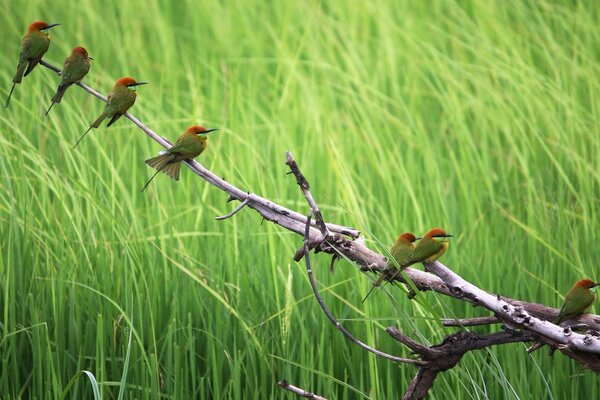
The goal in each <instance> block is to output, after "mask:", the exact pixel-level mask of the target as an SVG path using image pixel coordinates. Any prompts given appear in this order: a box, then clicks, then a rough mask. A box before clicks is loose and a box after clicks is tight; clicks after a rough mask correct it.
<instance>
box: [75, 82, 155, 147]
mask: <svg viewBox="0 0 600 400" xmlns="http://www.w3.org/2000/svg"><path fill="white" fill-rule="evenodd" d="M147 83H148V82H136V81H135V79H133V78H129V77H126V78H121V79H117V83H115V87H114V88H113V90H112V92H110V94H109V95H108V98H107V99H106V107H104V111H102V114H100V116H99V117H98V118H97V119H96V120H95V121H94V122H92V123H91V124H90V127H89V128H88V130H87V131H85V133H84V134H83V135H82V136H81V137H80V138H79V140H78V141H77V143H75V146H73V148H75V147H77V145H78V144H79V142H81V139H83V138H84V137H85V135H87V133H88V132H89V131H90V130H91V129H92V128H98V127H99V126H100V124H101V123H102V121H104V120H105V119H106V118H110V119H111V120H110V121H109V122H108V124H107V125H106V126H107V127H109V126H111V125H112V124H113V123H114V122H115V121H116V120H118V119H119V118H121V116H122V115H123V114H125V113H126V112H127V110H129V108H130V107H131V106H132V105H133V103H135V98H136V96H137V93H136V92H135V91H134V90H132V89H130V88H132V87H135V86H140V85H145V84H147Z"/></svg>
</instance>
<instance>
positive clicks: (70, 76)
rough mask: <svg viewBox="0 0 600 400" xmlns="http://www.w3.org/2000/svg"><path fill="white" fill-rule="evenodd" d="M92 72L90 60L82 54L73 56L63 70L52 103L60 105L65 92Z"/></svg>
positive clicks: (66, 62)
mask: <svg viewBox="0 0 600 400" xmlns="http://www.w3.org/2000/svg"><path fill="white" fill-rule="evenodd" d="M89 70H90V59H89V58H88V57H87V56H84V55H81V54H72V55H71V56H69V57H68V58H67V59H66V60H65V64H64V67H63V70H62V75H61V79H60V84H59V85H58V90H57V91H56V94H55V95H54V97H52V101H53V102H54V103H60V101H61V100H62V97H63V95H64V94H65V91H66V90H67V88H68V87H69V86H71V85H72V84H74V83H77V82H79V81H80V80H81V79H83V77H84V76H86V75H87V73H88V72H89Z"/></svg>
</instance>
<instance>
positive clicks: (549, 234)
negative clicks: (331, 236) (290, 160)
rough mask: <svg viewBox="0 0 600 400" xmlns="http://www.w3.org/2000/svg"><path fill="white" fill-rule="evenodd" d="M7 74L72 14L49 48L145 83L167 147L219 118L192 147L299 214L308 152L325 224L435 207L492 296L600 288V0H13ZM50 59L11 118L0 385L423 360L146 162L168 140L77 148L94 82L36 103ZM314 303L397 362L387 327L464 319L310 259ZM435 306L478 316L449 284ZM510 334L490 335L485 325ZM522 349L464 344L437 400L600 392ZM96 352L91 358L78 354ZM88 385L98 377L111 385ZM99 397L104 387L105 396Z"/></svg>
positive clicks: (361, 376)
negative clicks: (31, 39) (38, 33)
mask: <svg viewBox="0 0 600 400" xmlns="http://www.w3.org/2000/svg"><path fill="white" fill-rule="evenodd" d="M0 10H1V14H0V21H1V22H2V23H1V24H0V27H1V28H0V29H1V30H2V37H3V38H4V39H5V40H3V41H2V43H1V44H0V47H1V49H2V54H3V57H2V58H0V65H1V68H0V78H1V82H3V83H2V87H3V88H4V89H3V95H5V94H6V93H8V90H9V89H10V82H11V79H12V76H13V74H14V70H15V67H16V61H17V56H18V49H19V43H20V38H21V35H22V34H23V32H24V31H25V28H26V26H27V25H28V24H29V23H30V22H32V21H33V20H37V19H44V20H46V21H49V22H60V23H61V24H62V25H61V26H60V27H57V28H55V29H53V30H52V37H53V42H52V44H51V47H50V50H49V51H48V53H47V55H46V57H45V59H46V60H48V61H49V62H52V63H54V64H56V65H60V64H62V60H63V59H64V58H65V57H66V56H67V55H68V53H69V51H70V49H71V48H72V47H73V46H75V45H83V46H85V47H87V48H88V50H89V52H90V54H91V55H92V56H93V57H94V58H95V59H96V61H94V62H93V66H92V69H91V71H90V74H89V76H88V77H87V78H86V79H85V81H86V83H88V84H90V85H91V86H93V87H95V88H97V89H98V90H100V91H102V92H103V93H107V92H108V91H109V90H110V88H111V87H112V85H113V83H114V80H115V79H117V78H119V77H121V76H128V75H129V76H133V77H135V78H136V79H139V80H145V81H149V82H151V84H150V85H148V86H143V87H140V88H139V90H138V101H137V104H136V105H135V106H134V107H133V108H132V112H133V114H134V115H136V116H137V117H139V118H140V119H141V120H142V121H144V122H145V123H146V124H148V125H149V126H150V127H151V128H152V129H154V130H155V131H156V132H158V133H159V134H161V135H162V136H164V137H167V138H169V139H171V140H173V139H175V138H176V137H177V136H178V135H179V134H180V133H181V132H182V131H183V130H184V129H185V128H186V127H187V126H189V125H191V124H193V123H202V124H205V125H206V126H210V127H218V128H220V131H219V133H218V134H216V135H215V136H213V137H211V139H210V140H211V141H210V146H209V148H208V150H207V151H206V152H205V153H204V154H202V156H201V157H200V158H199V161H200V162H201V163H203V165H205V166H206V167H208V168H210V169H211V170H213V171H214V172H215V173H217V174H218V175H219V176H222V177H224V178H226V179H227V180H229V181H231V182H233V183H234V184H236V185H238V186H239V187H242V188H245V189H247V190H249V191H253V192H256V193H259V194H261V195H263V196H266V197H268V198H270V199H272V200H273V201H275V202H278V203H280V204H283V205H285V206H288V207H291V208H294V209H297V210H298V211H300V212H305V211H306V210H307V206H306V204H305V202H304V201H303V199H302V197H301V195H300V194H299V192H298V188H297V186H296V184H295V182H294V180H293V179H291V178H290V177H289V176H287V175H286V174H285V172H287V171H286V168H285V166H284V165H283V161H284V152H285V151H286V150H288V149H291V150H292V151H293V153H294V155H295V157H296V158H297V160H298V162H299V163H300V166H301V168H302V169H303V172H304V173H305V175H306V176H307V177H308V178H309V179H310V181H311V184H312V189H313V194H314V195H315V196H316V199H317V201H318V202H319V204H320V205H321V207H322V209H323V212H324V216H325V218H326V219H327V220H329V221H332V222H337V223H342V224H348V225H352V226H357V227H358V228H359V229H361V230H362V231H363V232H365V238H366V239H367V241H368V244H369V245H370V246H372V247H373V248H376V249H379V250H380V251H384V249H383V248H379V246H378V244H377V243H383V244H384V247H387V246H388V245H389V244H390V243H391V242H392V240H393V239H394V238H395V236H396V235H397V234H398V233H399V232H402V231H405V230H412V231H415V232H423V231H424V230H426V229H427V228H429V227H431V226H438V225H439V226H443V227H445V228H446V229H447V230H448V231H450V232H451V233H454V234H455V235H456V236H457V237H456V239H455V240H454V241H453V242H452V244H451V248H450V251H449V252H448V253H447V255H446V256H444V262H445V263H446V264H447V265H448V266H450V267H452V268H453V269H454V270H455V271H457V272H458V273H460V274H461V275H463V276H464V277H465V278H466V279H468V280H471V281H472V282H474V283H475V284H477V285H479V286H480V287H482V288H485V289H488V290H490V291H493V292H498V293H501V294H504V295H507V296H511V297H515V298H521V299H524V300H531V301H536V302H544V303H546V304H549V305H557V306H558V305H559V304H560V302H561V301H562V294H563V293H564V292H565V291H566V290H567V289H568V288H569V287H570V286H571V284H572V282H573V281H575V280H576V279H579V278H582V277H591V278H592V279H600V272H599V270H598V266H597V260H598V259H599V258H600V250H599V248H598V246H597V245H596V244H597V241H598V240H597V237H596V235H597V232H599V231H600V223H599V221H598V217H599V211H600V174H599V172H598V171H599V170H600V158H599V157H598V154H600V136H599V132H598V119H599V113H600V97H599V95H598V93H600V81H599V79H598V76H599V74H600V31H599V30H598V29H597V25H598V24H597V21H598V19H599V17H600V15H599V14H600V7H599V6H598V5H596V4H595V3H593V2H591V3H588V4H584V3H583V2H569V1H562V2H561V1H553V2H549V1H540V2H537V3H535V4H530V2H516V1H510V2H487V1H461V2H452V1H434V2H392V1H390V2H385V3H384V2H371V1H355V2H351V4H350V3H346V2H343V1H335V2H320V1H311V0H307V1H298V2H283V1H282V2H273V3H266V2H247V1H227V2H220V1H212V0H209V1H203V2H197V1H192V0H187V1H181V2H169V1H161V0H145V1H128V2H118V1H105V2H94V1H89V0H82V1H78V2H72V1H66V0H56V1H53V2H52V3H51V4H49V3H48V2H42V1H27V2H25V1H16V2H15V1H4V2H2V3H0ZM57 83H58V78H57V76H55V75H54V74H53V73H51V72H50V71H49V70H46V69H44V68H41V67H39V68H37V69H36V70H35V71H34V72H33V73H32V74H31V75H30V76H29V77H27V78H26V79H25V80H24V82H23V84H22V85H19V86H18V87H17V88H16V90H15V94H14V96H13V101H12V103H11V106H10V108H9V109H5V110H2V111H0V129H1V134H0V237H1V238H2V239H1V241H0V248H1V257H0V312H1V313H0V315H1V316H0V397H2V398H3V399H17V398H40V399H41V398H56V397H60V396H61V395H62V394H64V396H66V397H68V398H92V397H93V396H99V397H101V398H103V399H108V398H127V399H133V398H137V399H142V398H148V399H151V398H152V399H154V398H159V397H160V398H170V399H183V398H244V399H265V398H281V397H286V398H288V397H289V398H291V396H292V395H291V394H284V393H282V392H281V391H280V390H279V389H277V388H276V386H275V383H276V382H277V381H278V380H280V379H287V380H288V381H289V382H291V383H293V384H296V385H299V386H302V387H304V388H306V389H309V390H311V391H314V392H316V393H320V394H323V395H325V396H327V397H330V398H337V399H354V398H393V397H397V395H398V393H402V392H403V391H404V389H405V388H406V386H407V384H408V382H409V381H410V379H411V378H412V377H413V375H414V374H415V372H416V371H415V369H414V368H413V367H411V366H405V365H392V364H390V363H388V362H386V361H384V360H379V359H376V358H374V356H372V355H370V354H366V353H364V352H363V351H361V350H360V349H358V348H357V347H356V346H353V345H351V344H350V343H349V342H347V341H346V340H345V339H344V338H343V337H342V336H341V335H340V334H339V332H337V331H336V330H335V328H334V327H333V326H332V325H331V324H330V323H329V322H328V321H327V320H326V319H325V318H324V316H323V315H322V313H321V312H320V310H319V307H318V305H317V303H316V302H315V301H314V299H313V298H312V295H311V291H310V287H309V284H308V281H307V278H306V274H305V272H304V269H303V268H304V267H303V265H302V264H296V263H294V262H293V261H292V260H291V257H292V255H293V253H294V251H295V249H297V248H298V247H299V246H300V245H301V238H300V237H298V236H296V235H293V234H290V233H288V232H285V231H283V230H282V229H280V228H278V227H276V226H273V225H271V224H269V223H266V222H265V223H263V222H262V221H261V219H260V217H259V216H258V215H257V214H255V213H253V212H252V211H251V210H248V209H245V210H244V211H242V212H240V213H238V214H237V215H236V216H235V217H234V218H232V219H228V220H226V221H223V222H218V221H215V220H214V217H215V216H217V215H220V214H224V213H226V212H227V211H228V210H230V209H231V207H232V206H231V205H230V204H226V203H225V200H226V199H227V196H226V195H225V194H224V193H222V192H220V191H218V190H217V189H215V188H213V187H211V186H209V185H208V184H207V183H205V182H203V181H201V180H200V179H198V178H197V177H196V176H193V175H192V174H191V173H189V171H187V170H184V171H182V178H181V180H180V181H179V182H174V181H170V180H169V179H168V178H167V177H165V176H159V177H157V179H155V180H154V182H153V183H152V184H151V186H150V188H149V190H148V191H147V192H145V193H143V194H142V193H140V192H139V189H140V188H141V186H142V185H143V184H144V182H145V180H146V179H147V177H148V176H149V174H150V173H151V171H150V170H149V169H148V168H147V167H146V166H145V164H144V163H143V160H144V159H145V158H148V157H150V156H152V155H153V154H155V153H157V152H158V151H159V150H160V149H159V146H158V145H157V144H155V143H154V142H152V141H151V140H150V139H149V138H147V137H146V136H145V135H144V134H143V133H142V132H141V131H139V130H138V129H136V128H135V127H134V126H133V124H131V122H130V121H127V120H123V121H119V122H118V123H116V124H115V125H114V126H112V127H111V128H109V129H106V128H104V127H103V128H101V129H98V130H95V131H93V132H92V133H91V134H90V135H89V137H88V138H86V140H85V141H83V142H82V143H81V144H80V145H79V147H78V148H77V149H76V151H72V150H71V146H72V145H73V143H74V142H75V140H76V139H77V137H78V136H79V135H80V134H81V133H83V131H84V130H85V129H86V127H87V124H88V123H89V122H90V121H92V119H93V118H95V117H96V116H97V114H99V112H100V111H101V109H102V104H101V102H99V101H98V100H97V99H95V98H93V97H91V96H89V95H88V94H87V93H85V92H84V91H82V90H81V89H79V88H71V89H69V91H68V93H67V94H66V96H65V98H64V100H63V102H62V103H61V104H60V105H58V106H56V107H54V108H53V110H52V112H51V114H50V116H49V117H47V118H45V117H43V112H44V111H45V109H46V108H47V106H48V104H49V100H50V98H51V95H52V93H53V91H54V90H55V89H56V85H57ZM313 260H314V262H315V266H314V267H315V273H316V276H317V278H318V280H319V283H320V285H321V288H322V291H323V295H324V297H325V300H326V301H327V303H328V304H329V306H330V307H331V308H332V310H333V312H334V313H335V315H336V316H337V317H338V318H340V319H341V320H342V321H344V324H345V325H346V326H347V328H348V329H350V330H351V331H352V332H353V333H354V334H355V335H356V336H358V337H360V338H361V339H363V340H365V341H367V342H368V343H370V344H372V345H374V346H377V347H378V348H381V349H383V350H385V351H388V352H392V353H394V354H403V355H408V352H407V350H406V349H403V348H401V347H400V346H399V345H398V344H397V343H395V342H393V341H392V340H391V339H389V338H388V337H387V335H386V334H385V332H384V331H383V329H382V328H383V327H386V326H389V325H395V326H399V327H400V328H401V329H403V330H404V331H405V332H407V333H409V334H410V335H412V336H414V337H415V338H419V339H420V340H423V341H426V342H429V343H436V342H439V341H440V340H442V339H443V337H444V336H445V335H447V334H450V333H451V332H453V331H454V330H452V329H444V328H440V327H439V326H437V325H436V324H435V323H433V322H432V321H431V317H432V315H431V314H430V312H429V311H428V310H426V309H424V308H422V307H421V306H419V305H418V304H416V303H415V302H410V301H408V300H407V299H406V298H405V296H404V295H403V294H402V292H401V291H400V290H397V289H393V290H391V291H390V292H391V296H390V295H386V294H384V293H383V292H382V293H380V294H379V295H377V296H372V297H371V298H370V299H369V301H368V302H367V303H366V304H365V305H362V304H361V303H360V300H361V298H362V296H363V295H364V294H365V293H366V291H367V290H368V288H369V285H370V282H371V281H370V280H369V279H368V278H367V277H366V276H364V275H363V274H361V273H360V272H359V271H358V270H357V268H356V266H354V265H352V264H349V263H347V262H340V263H338V264H337V265H336V269H335V273H334V274H330V273H329V272H328V263H329V259H328V257H326V256H325V255H317V256H315V257H313ZM425 296H426V298H427V299H428V301H429V302H430V303H431V304H432V305H433V306H434V309H435V311H436V312H437V313H438V314H439V315H445V316H451V315H459V316H465V315H466V316H468V315H486V313H485V312H484V311H483V310H480V309H473V308H472V307H470V306H468V305H465V304H463V303H460V302H456V301H453V300H451V299H447V298H440V297H438V296H435V295H434V294H432V293H427V294H425ZM490 329H496V328H477V329H475V330H476V331H477V332H481V333H485V332H488V331H489V330H490ZM524 350H525V347H524V346H523V345H508V346H503V347H502V348H493V349H489V350H486V351H482V352H477V353H472V354H469V355H467V356H466V357H465V358H464V359H463V360H462V361H461V363H460V365H459V366H458V367H457V368H455V369H454V370H452V371H448V372H446V373H444V374H442V375H441V376H440V378H439V379H438V381H437V382H436V385H435V387H434V392H433V394H432V396H431V397H432V398H435V399H487V398H489V399H502V398H506V399H518V398H520V399H532V398H548V399H564V398H597V397H598V396H599V395H600V388H599V385H598V380H597V377H596V376H595V375H593V374H592V373H590V372H588V371H585V370H583V369H582V368H581V367H580V366H579V365H577V364H575V363H574V362H572V361H571V360H569V359H565V358H564V357H562V356H555V357H554V358H553V359H551V358H550V357H549V356H548V355H547V353H546V352H545V351H539V352H537V353H536V354H533V355H531V356H530V355H527V354H526V353H525V351H524ZM82 371H87V372H82ZM95 382H97V386H96V384H95ZM95 388H97V390H98V394H97V395H95V394H94V389H95Z"/></svg>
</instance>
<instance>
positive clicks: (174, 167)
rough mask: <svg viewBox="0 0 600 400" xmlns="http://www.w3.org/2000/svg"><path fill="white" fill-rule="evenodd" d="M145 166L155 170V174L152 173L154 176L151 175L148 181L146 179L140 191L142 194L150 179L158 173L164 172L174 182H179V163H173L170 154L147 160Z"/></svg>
mask: <svg viewBox="0 0 600 400" xmlns="http://www.w3.org/2000/svg"><path fill="white" fill-rule="evenodd" d="M146 164H148V165H149V166H151V167H152V168H156V172H155V173H154V175H152V177H151V178H150V179H148V182H146V184H145V185H144V187H143V188H142V190H141V191H142V192H143V191H144V190H146V188H147V187H148V185H149V184H150V182H152V179H154V177H155V176H156V175H158V173H159V172H164V173H165V174H167V175H168V176H169V177H171V178H173V179H175V180H176V181H177V180H179V169H180V168H181V161H173V155H172V154H169V153H163V154H160V155H158V156H156V157H152V158H149V159H147V160H146Z"/></svg>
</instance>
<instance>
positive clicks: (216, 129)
mask: <svg viewBox="0 0 600 400" xmlns="http://www.w3.org/2000/svg"><path fill="white" fill-rule="evenodd" d="M218 130H219V128H211V129H207V130H205V131H204V132H202V133H204V134H206V133H208V132H214V131H218Z"/></svg>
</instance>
